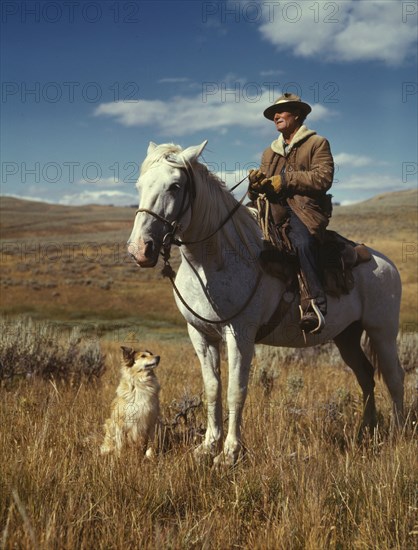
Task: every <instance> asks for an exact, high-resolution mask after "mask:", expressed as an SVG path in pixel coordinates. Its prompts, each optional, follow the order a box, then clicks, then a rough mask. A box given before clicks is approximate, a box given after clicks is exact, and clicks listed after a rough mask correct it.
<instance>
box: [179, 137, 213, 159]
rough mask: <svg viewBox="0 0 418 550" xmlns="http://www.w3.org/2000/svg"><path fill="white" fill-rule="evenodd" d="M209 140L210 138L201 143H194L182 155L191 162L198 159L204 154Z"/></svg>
mask: <svg viewBox="0 0 418 550" xmlns="http://www.w3.org/2000/svg"><path fill="white" fill-rule="evenodd" d="M207 142H208V140H207V139H205V141H204V142H203V143H201V144H200V145H192V146H191V147H187V149H185V150H184V151H183V152H182V154H181V155H182V157H183V158H184V159H186V160H187V161H189V162H193V161H194V160H197V159H198V158H199V157H200V155H201V154H202V152H203V149H204V148H205V147H206V145H207Z"/></svg>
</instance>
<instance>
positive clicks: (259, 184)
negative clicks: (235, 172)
mask: <svg viewBox="0 0 418 550" xmlns="http://www.w3.org/2000/svg"><path fill="white" fill-rule="evenodd" d="M250 189H251V190H252V191H253V192H256V193H257V194H259V193H266V194H267V195H268V194H270V195H271V193H280V192H281V191H283V182H282V177H281V176H272V177H271V178H266V177H264V179H262V180H256V181H254V183H250Z"/></svg>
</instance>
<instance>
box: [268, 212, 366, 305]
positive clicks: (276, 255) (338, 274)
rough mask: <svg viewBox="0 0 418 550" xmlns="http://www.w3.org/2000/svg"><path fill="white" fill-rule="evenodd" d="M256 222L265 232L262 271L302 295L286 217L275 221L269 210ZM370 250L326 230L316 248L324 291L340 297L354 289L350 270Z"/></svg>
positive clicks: (301, 276) (364, 258)
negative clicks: (277, 222)
mask: <svg viewBox="0 0 418 550" xmlns="http://www.w3.org/2000/svg"><path fill="white" fill-rule="evenodd" d="M259 223H260V225H261V228H262V230H263V233H264V250H262V252H261V253H260V258H259V261H260V264H261V267H262V268H263V270H264V271H266V272H267V273H269V274H270V275H272V276H274V277H278V278H279V279H281V280H282V281H283V282H284V283H286V286H287V288H288V289H294V290H296V289H297V288H298V286H299V287H300V288H301V291H302V296H301V301H302V302H303V301H304V298H305V297H304V296H303V289H304V288H303V287H304V286H305V285H303V273H301V272H300V268H299V262H298V258H297V255H296V253H295V251H294V250H293V248H292V245H291V243H290V241H289V238H288V236H287V233H286V231H287V228H288V220H287V219H285V220H284V221H282V222H281V223H279V224H276V223H275V222H274V220H273V218H272V216H270V215H269V214H268V213H267V214H266V216H265V218H264V220H263V219H262V218H261V217H260V212H259ZM371 257H372V256H371V253H370V252H369V250H368V249H367V248H366V246H365V245H364V244H359V243H356V242H354V241H351V240H349V239H347V238H345V237H343V236H342V235H340V234H339V233H337V232H336V231H332V230H328V229H326V230H325V231H324V237H323V240H322V242H321V244H320V247H319V266H318V267H319V269H320V271H321V273H322V283H323V286H324V290H325V292H326V293H327V294H328V295H330V296H335V297H337V298H339V297H340V296H341V295H342V294H349V292H350V291H351V290H352V289H353V288H354V276H353V269H354V267H356V266H357V265H359V264H360V263H363V262H367V261H369V260H370V259H371Z"/></svg>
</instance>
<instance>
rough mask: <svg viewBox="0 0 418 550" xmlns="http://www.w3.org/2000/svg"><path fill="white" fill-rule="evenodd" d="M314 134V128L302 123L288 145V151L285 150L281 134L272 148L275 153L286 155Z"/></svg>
mask: <svg viewBox="0 0 418 550" xmlns="http://www.w3.org/2000/svg"><path fill="white" fill-rule="evenodd" d="M314 134H316V132H315V131H314V130H309V128H307V127H306V126H305V125H304V124H302V126H301V127H300V128H299V130H298V131H297V132H296V134H295V135H294V136H293V139H292V141H291V142H290V144H289V145H288V147H287V151H286V152H285V150H284V145H285V143H284V139H283V136H282V135H281V134H280V136H279V137H278V138H277V139H275V140H274V141H273V143H272V144H271V148H272V149H273V151H274V152H275V153H278V154H279V155H281V156H282V157H286V156H287V155H288V154H289V153H290V151H291V150H292V149H293V147H295V145H297V144H298V143H300V142H301V141H304V140H305V139H307V138H308V137H310V136H313V135H314Z"/></svg>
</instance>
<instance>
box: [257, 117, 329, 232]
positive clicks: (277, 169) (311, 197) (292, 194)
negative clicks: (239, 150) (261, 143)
mask: <svg viewBox="0 0 418 550" xmlns="http://www.w3.org/2000/svg"><path fill="white" fill-rule="evenodd" d="M283 144H284V141H283V137H282V136H280V137H279V138H278V139H276V140H275V141H273V143H272V144H271V146H270V147H268V148H267V149H266V150H265V151H264V153H263V157H262V160H261V166H260V170H262V171H263V172H264V173H265V174H266V175H267V177H270V176H274V175H279V174H280V175H281V176H282V182H283V184H284V197H285V202H286V203H287V204H288V205H289V206H290V208H291V209H292V210H293V211H294V213H295V214H296V215H297V216H298V217H299V219H300V220H301V221H302V222H303V223H304V224H305V225H306V226H307V228H308V229H309V231H310V233H311V234H312V235H315V236H316V237H318V238H319V239H322V236H323V231H324V230H325V228H326V226H327V225H328V222H329V218H330V217H331V210H332V207H331V195H327V191H328V190H329V188H330V187H331V185H332V180H333V177H334V160H333V158H332V154H331V149H330V146H329V143H328V141H327V140H326V139H325V138H324V137H321V136H318V135H317V134H316V132H314V131H313V130H309V129H308V128H306V126H301V127H300V128H299V130H298V131H297V133H296V134H295V136H294V137H293V139H292V142H291V143H290V145H289V147H288V149H287V153H285V152H284V145H283Z"/></svg>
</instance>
